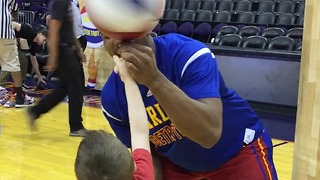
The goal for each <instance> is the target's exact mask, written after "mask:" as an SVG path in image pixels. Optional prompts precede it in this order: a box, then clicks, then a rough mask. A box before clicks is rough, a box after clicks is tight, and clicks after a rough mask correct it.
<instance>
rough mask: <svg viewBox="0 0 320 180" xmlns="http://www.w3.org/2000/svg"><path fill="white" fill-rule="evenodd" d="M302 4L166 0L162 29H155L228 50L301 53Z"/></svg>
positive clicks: (274, 0) (257, 0) (284, 0)
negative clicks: (242, 49)
mask: <svg viewBox="0 0 320 180" xmlns="http://www.w3.org/2000/svg"><path fill="white" fill-rule="evenodd" d="M304 7H305V2H304V0H167V4H166V11H165V13H164V16H163V19H162V20H161V21H160V23H159V27H160V26H162V28H161V30H160V31H159V27H158V30H157V29H155V30H154V31H155V32H158V34H160V35H161V34H167V33H170V32H177V33H180V34H183V35H185V36H188V37H191V38H194V39H197V40H199V41H202V42H204V43H207V44H210V46H212V45H213V46H217V47H219V49H221V48H223V47H224V46H226V47H228V51H230V47H231V49H232V48H244V49H261V50H264V51H265V52H268V51H271V50H272V52H275V51H280V53H283V52H284V51H288V52H294V53H297V54H298V55H300V51H301V44H302V42H301V41H302V35H303V20H304ZM167 23H169V25H170V26H169V25H168V24H167ZM173 23H174V24H175V25H173ZM164 25H165V27H164V28H163V26H164ZM166 26H169V27H166ZM200 27H201V28H200ZM277 37H279V38H277ZM281 40H282V42H281V43H287V44H281V43H280V42H279V41H281ZM291 40H292V41H291Z"/></svg>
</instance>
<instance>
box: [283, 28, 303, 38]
mask: <svg viewBox="0 0 320 180" xmlns="http://www.w3.org/2000/svg"><path fill="white" fill-rule="evenodd" d="M286 36H288V37H291V38H292V39H294V40H298V41H301V40H302V36H303V28H302V27H295V28H291V29H289V30H288V31H287V33H286Z"/></svg>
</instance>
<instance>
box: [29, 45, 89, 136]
mask: <svg viewBox="0 0 320 180" xmlns="http://www.w3.org/2000/svg"><path fill="white" fill-rule="evenodd" d="M58 61H59V65H58V69H57V71H58V74H59V78H60V82H59V85H58V87H57V88H56V89H55V90H54V91H53V92H52V93H50V94H48V95H46V96H44V97H43V99H42V100H41V101H40V102H39V104H37V105H36V106H34V107H32V109H31V111H32V112H34V113H35V115H36V116H40V115H41V114H44V113H47V112H48V111H50V110H51V109H52V108H54V107H55V106H56V105H57V104H59V103H60V102H61V101H62V100H63V99H64V98H65V97H66V96H68V97H69V102H68V104H69V125H70V130H71V131H77V130H79V129H82V128H83V125H82V116H81V113H82V105H83V85H82V84H83V82H82V81H83V80H82V77H83V68H82V65H81V62H80V59H79V56H78V55H77V53H76V51H75V48H74V46H72V47H71V46H63V47H60V55H59V60H58Z"/></svg>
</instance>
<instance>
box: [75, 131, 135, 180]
mask: <svg viewBox="0 0 320 180" xmlns="http://www.w3.org/2000/svg"><path fill="white" fill-rule="evenodd" d="M134 169H135V167H134V163H133V158H132V155H131V153H130V152H129V150H128V148H127V147H126V146H125V145H124V144H122V143H121V141H120V140H119V139H118V138H116V137H115V136H113V135H112V134H110V133H107V132H104V131H102V130H98V131H97V130H93V131H88V133H87V135H86V136H85V137H84V138H83V140H82V141H81V142H80V145H79V147H78V152H77V157H76V162H75V173H76V176H77V179H78V180H92V179H95V180H113V179H115V180H117V179H121V180H126V179H128V180H129V179H130V180H131V179H132V177H133V173H134Z"/></svg>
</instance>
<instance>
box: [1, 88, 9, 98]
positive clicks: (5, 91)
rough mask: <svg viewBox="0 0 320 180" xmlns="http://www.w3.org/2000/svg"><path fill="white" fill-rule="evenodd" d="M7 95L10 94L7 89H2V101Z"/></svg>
mask: <svg viewBox="0 0 320 180" xmlns="http://www.w3.org/2000/svg"><path fill="white" fill-rule="evenodd" d="M7 93H8V91H7V90H6V89H1V90H0V99H2V98H3V97H4V96H5V95H6V94H7Z"/></svg>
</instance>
